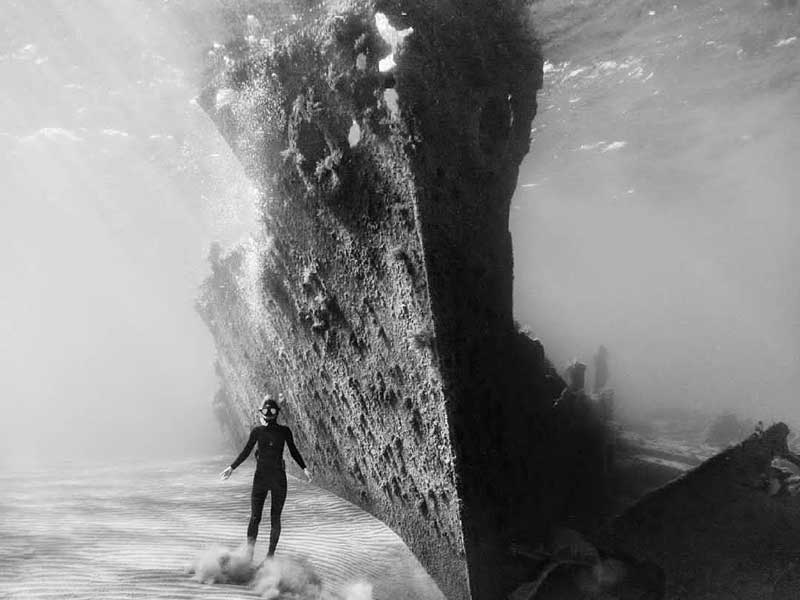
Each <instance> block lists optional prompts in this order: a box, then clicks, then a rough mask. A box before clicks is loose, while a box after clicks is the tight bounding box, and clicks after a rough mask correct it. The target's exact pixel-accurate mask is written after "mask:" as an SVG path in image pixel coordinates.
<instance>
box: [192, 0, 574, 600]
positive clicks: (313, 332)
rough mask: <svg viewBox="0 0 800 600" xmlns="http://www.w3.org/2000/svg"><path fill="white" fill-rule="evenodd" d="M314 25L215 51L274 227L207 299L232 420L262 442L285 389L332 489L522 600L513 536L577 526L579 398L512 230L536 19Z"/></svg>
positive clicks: (505, 14) (473, 8)
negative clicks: (569, 459)
mask: <svg viewBox="0 0 800 600" xmlns="http://www.w3.org/2000/svg"><path fill="white" fill-rule="evenodd" d="M311 12H313V14H309V15H306V17H305V18H303V19H301V21H302V22H300V23H294V24H291V26H288V27H287V28H285V30H284V32H283V34H282V35H280V36H278V37H274V36H273V37H272V38H269V39H265V38H259V37H258V36H249V37H248V38H246V39H245V40H244V41H241V40H240V41H237V42H235V43H231V44H228V45H227V46H226V47H224V48H222V49H220V50H217V51H216V54H217V56H216V59H215V60H216V62H214V61H212V65H211V68H210V70H209V75H208V80H207V86H206V87H205V89H204V90H203V91H202V94H201V96H200V98H199V102H200V104H201V106H202V107H203V108H204V109H205V110H206V111H207V113H208V114H209V115H210V116H211V118H212V119H213V121H214V122H215V123H216V125H217V127H218V129H219V131H220V132H221V133H222V135H223V136H224V138H225V139H226V140H227V142H228V143H229V145H230V146H231V148H232V149H233V150H234V152H235V153H236V155H237V156H238V158H239V160H240V161H241V162H242V164H243V166H244V168H245V170H246V172H247V174H248V176H249V177H250V178H251V179H252V181H253V182H254V183H255V184H256V186H257V187H258V189H259V192H260V194H261V214H262V217H263V230H262V231H261V232H259V234H258V235H257V236H256V241H255V242H254V243H253V245H252V247H250V248H242V249H240V250H238V251H234V252H231V253H228V254H223V253H221V252H219V249H217V250H216V251H214V252H212V256H211V262H212V275H211V277H210V278H209V279H208V280H207V281H206V282H205V284H204V286H203V290H202V293H201V297H200V299H199V301H198V309H199V311H200V313H201V314H202V316H203V317H204V319H205V321H206V322H207V323H208V326H209V327H210V329H211V331H212V333H213V335H214V338H215V340H216V344H217V348H218V364H217V370H218V375H219V379H220V382H221V387H220V390H219V393H218V397H217V399H216V410H217V413H218V415H219V417H220V419H221V420H222V421H223V423H225V425H226V427H227V428H228V430H229V431H230V432H231V434H232V435H233V437H234V438H237V439H241V438H242V436H243V435H245V433H246V431H247V429H248V427H249V426H250V425H251V423H252V422H253V418H254V412H253V409H254V406H255V403H256V402H257V401H258V399H259V398H260V397H261V396H262V395H263V393H264V392H265V391H271V392H273V393H279V392H280V393H283V394H284V397H285V401H286V409H285V410H284V414H285V416H286V421H287V423H288V424H290V425H291V426H292V428H293V430H294V431H295V432H296V433H295V435H296V438H297V440H298V443H299V445H300V446H301V447H302V448H305V449H306V450H305V453H306V454H307V455H308V459H309V462H310V463H311V465H312V468H313V469H314V471H315V473H316V481H317V482H319V483H320V485H322V486H324V487H326V488H327V489H330V490H332V491H334V492H335V493H337V494H339V495H341V496H343V497H344V498H346V499H349V500H351V501H352V502H354V503H356V504H358V505H359V506H361V507H363V508H364V509H365V510H367V511H369V512H370V513H372V514H374V515H376V516H377V517H379V518H380V519H382V520H383V521H384V522H385V523H387V524H388V525H389V526H390V527H392V528H393V529H394V530H395V531H396V532H397V533H398V534H399V535H400V536H401V537H402V538H403V539H404V540H405V542H406V543H407V544H408V546H409V547H410V548H411V549H412V551H413V552H414V553H415V554H416V555H417V557H418V558H419V559H420V561H421V562H422V564H423V565H424V566H425V567H426V568H427V569H428V571H429V573H430V574H431V575H432V576H433V578H434V579H435V580H436V581H437V583H438V584H439V586H440V587H441V589H442V591H443V592H444V593H445V595H446V596H447V597H448V598H452V599H454V600H460V599H462V598H480V599H492V598H504V597H505V596H506V595H507V593H508V592H509V590H510V589H512V588H513V587H514V584H515V580H516V576H515V574H514V573H513V568H512V567H510V566H509V565H510V564H511V563H509V562H508V561H507V560H506V555H507V553H508V548H509V545H510V541H511V538H514V537H516V536H524V537H525V538H526V539H536V538H537V536H541V535H543V532H544V530H545V528H546V526H547V523H548V522H549V521H550V520H551V518H552V517H553V513H554V511H557V510H558V507H559V506H560V497H559V492H558V488H559V483H558V481H559V480H558V477H555V476H552V475H553V473H551V471H553V472H556V471H558V469H555V470H554V468H553V466H552V460H550V459H549V458H548V457H547V450H546V448H547V444H548V443H550V441H552V440H548V421H547V419H548V416H547V412H548V409H549V408H550V406H551V405H552V399H553V397H555V396H556V395H557V394H558V392H559V391H560V389H561V387H563V382H561V380H560V378H559V377H558V376H557V375H556V374H555V373H554V372H553V370H552V367H551V366H550V364H549V363H548V361H547V360H546V358H545V355H544V352H543V349H542V347H541V345H540V344H539V343H538V342H537V341H534V340H531V339H530V338H529V337H528V336H526V335H524V334H523V333H520V332H519V330H518V328H517V326H516V325H515V323H514V320H513V310H512V280H513V258H512V244H511V237H510V233H509V230H508V218H509V205H510V199H511V196H512V193H513V191H514V189H515V186H516V183H517V173H518V167H519V164H520V161H521V160H522V158H523V157H524V156H525V154H526V153H527V152H528V149H529V136H530V128H531V121H532V119H533V117H534V115H535V113H536V94H537V90H538V89H539V88H540V87H541V83H542V58H541V55H540V52H539V49H538V46H537V43H536V40H535V37H534V35H533V33H532V30H531V27H530V24H529V23H528V17H527V13H526V11H525V8H524V6H523V4H522V3H519V2H509V1H499V0H490V1H487V0H480V1H468V2H457V3H456V2H435V3H432V2H427V1H425V0H402V1H400V0H398V1H352V2H344V3H332V4H330V5H326V6H322V7H317V8H315V9H314V10H313V11H311ZM252 21H254V22H257V18H255V17H254V18H253V19H252ZM248 22H251V19H250V17H248Z"/></svg>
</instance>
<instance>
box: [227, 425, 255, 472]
mask: <svg viewBox="0 0 800 600" xmlns="http://www.w3.org/2000/svg"><path fill="white" fill-rule="evenodd" d="M255 445H256V430H255V429H253V430H252V431H251V432H250V437H249V438H248V439H247V444H245V447H244V449H243V450H242V451H241V452H240V453H239V456H237V457H236V460H234V461H233V462H232V463H231V464H230V466H229V467H228V468H227V469H225V470H224V471H223V472H222V473H220V474H219V476H220V477H221V478H222V479H228V478H229V477H230V476H231V473H233V470H234V469H235V468H236V467H238V466H239V465H240V464H242V463H243V462H244V461H245V459H246V458H247V457H248V456H250V453H251V452H252V451H253V447H254V446H255Z"/></svg>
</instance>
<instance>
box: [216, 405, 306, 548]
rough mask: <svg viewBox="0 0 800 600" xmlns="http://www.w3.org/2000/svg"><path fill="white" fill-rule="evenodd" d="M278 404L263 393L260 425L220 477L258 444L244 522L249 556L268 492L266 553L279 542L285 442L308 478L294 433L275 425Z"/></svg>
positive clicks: (283, 494) (283, 498)
mask: <svg viewBox="0 0 800 600" xmlns="http://www.w3.org/2000/svg"><path fill="white" fill-rule="evenodd" d="M279 412H280V407H279V406H278V403H277V402H275V400H273V399H272V398H271V397H270V395H269V394H267V395H266V396H265V397H264V402H262V404H261V408H260V409H259V413H260V414H261V422H262V423H263V424H262V425H257V426H256V427H254V428H253V430H252V431H251V432H250V437H249V439H248V440H247V445H245V447H244V449H243V450H242V451H241V453H240V454H239V456H237V457H236V460H234V461H233V462H232V463H231V465H230V466H229V467H228V468H227V469H225V470H224V471H223V472H222V474H221V477H222V479H228V478H229V477H230V476H231V473H233V470H234V469H235V468H236V467H238V466H239V465H240V464H241V463H242V462H244V460H245V459H246V458H247V457H248V456H249V455H250V452H251V451H252V450H253V447H254V446H255V445H256V444H258V449H257V450H256V471H255V474H254V475H253V489H252V492H251V493H250V503H251V504H250V506H251V509H250V523H249V525H248V526H247V545H248V551H249V553H250V556H252V554H253V549H254V547H255V544H256V537H257V536H258V526H259V524H260V523H261V513H262V511H263V509H264V502H265V500H266V499H267V493H271V496H272V503H271V506H270V513H269V514H270V532H269V550H268V551H267V556H273V555H274V554H275V548H276V546H277V545H278V538H279V537H280V535H281V512H282V511H283V504H284V502H285V501H286V463H285V462H284V460H283V447H284V444H285V445H286V446H288V447H289V453H290V454H291V455H292V458H293V459H294V460H295V462H296V463H297V464H298V465H299V466H300V468H301V469H303V473H305V475H306V478H307V479H308V481H311V473H310V472H309V470H308V468H307V467H306V463H305V462H304V461H303V457H302V456H300V452H299V451H298V450H297V446H295V445H294V436H292V432H291V430H290V429H289V428H288V427H286V426H285V425H278V413H279Z"/></svg>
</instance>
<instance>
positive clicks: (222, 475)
mask: <svg viewBox="0 0 800 600" xmlns="http://www.w3.org/2000/svg"><path fill="white" fill-rule="evenodd" d="M231 473H233V468H232V467H228V468H227V469H225V470H224V471H223V472H222V473H220V474H219V476H220V478H221V479H223V480H224V479H228V478H229V477H230V476H231Z"/></svg>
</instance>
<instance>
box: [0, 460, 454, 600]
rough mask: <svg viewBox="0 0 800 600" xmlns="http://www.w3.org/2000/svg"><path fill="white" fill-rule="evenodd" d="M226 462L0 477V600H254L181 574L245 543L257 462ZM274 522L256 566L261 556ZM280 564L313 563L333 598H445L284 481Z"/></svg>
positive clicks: (374, 523) (368, 536)
mask: <svg viewBox="0 0 800 600" xmlns="http://www.w3.org/2000/svg"><path fill="white" fill-rule="evenodd" d="M229 458H230V457H227V456H221V457H216V458H209V459H204V460H183V461H172V462H155V461H154V462H148V463H143V464H133V463H120V464H114V465H113V466H102V465H93V466H82V465H80V464H77V463H73V464H64V465H59V466H54V467H53V468H49V469H41V470H32V471H20V472H18V473H10V472H3V473H0V598H8V599H9V600H11V599H13V600H24V599H29V598H30V599H39V598H70V597H73V598H98V599H99V598H102V599H109V600H112V599H114V598H131V597H138V598H198V599H200V598H208V599H213V598H220V599H222V598H226V599H234V598H254V597H258V595H257V594H256V593H255V592H253V591H251V590H249V589H248V588H247V587H246V586H233V585H203V584H201V583H198V582H195V581H193V580H192V579H191V576H190V575H189V574H187V573H186V572H185V569H186V567H187V566H188V565H190V564H191V563H192V562H193V560H194V559H195V558H196V557H197V556H198V555H199V554H201V552H202V551H203V550H204V549H206V548H208V547H210V546H213V545H222V546H227V547H229V548H231V549H233V548H235V547H236V546H238V545H240V544H241V542H242V541H243V540H244V537H245V530H246V527H247V521H248V519H249V506H250V504H249V494H250V481H251V478H252V464H251V463H252V461H248V463H245V464H244V465H243V466H242V467H240V468H239V469H237V471H236V472H235V474H234V476H233V477H232V479H231V480H229V481H227V482H221V481H220V480H219V478H218V474H219V471H220V470H221V468H222V466H224V465H225V464H227V460H228V459H229ZM266 515H267V517H266V518H265V520H264V521H262V526H261V531H260V536H259V543H258V546H257V548H256V555H255V558H256V560H257V561H260V560H262V559H263V558H264V555H265V554H266V546H267V541H268V538H269V518H268V507H267V510H266ZM282 523H283V530H282V534H281V540H280V543H279V546H278V555H279V556H281V557H290V558H291V557H294V558H304V559H307V560H308V562H309V563H310V565H311V567H312V568H313V570H314V571H316V572H317V574H318V575H319V576H320V577H321V579H322V581H323V584H324V585H325V586H326V588H327V589H329V590H332V591H334V592H335V591H337V590H340V589H341V588H342V587H343V586H345V585H347V584H349V583H353V582H357V581H366V582H368V583H370V584H371V585H372V586H373V597H374V598H376V599H379V598H385V599H392V598H396V599H405V598H407V599H409V600H410V599H420V600H425V599H437V600H439V599H441V598H442V596H441V593H440V592H439V591H438V588H437V587H436V586H435V584H434V583H433V581H432V580H431V579H430V577H429V576H428V575H427V573H426V572H425V571H424V569H423V568H422V567H421V566H420V565H419V562H418V561H417V560H416V559H415V558H414V557H413V555H412V554H411V552H410V551H409V550H408V548H406V546H405V545H404V544H403V542H402V541H401V540H400V539H399V538H398V537H397V536H396V535H395V534H394V533H393V532H392V531H391V530H389V529H388V528H387V527H386V526H385V525H383V524H382V523H381V522H379V521H378V520H376V519H374V518H372V517H371V516H369V515H367V514H366V513H364V512H363V511H361V510H360V509H358V508H356V507H355V506H353V505H352V504H349V503H347V502H344V501H342V500H340V499H339V498H337V497H335V496H333V495H332V494H329V493H327V492H324V491H322V490H319V489H318V488H315V487H314V486H313V485H309V484H307V483H305V482H301V481H298V480H296V479H294V478H292V477H290V478H289V493H288V500H287V503H286V506H285V509H284V513H283V519H282Z"/></svg>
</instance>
